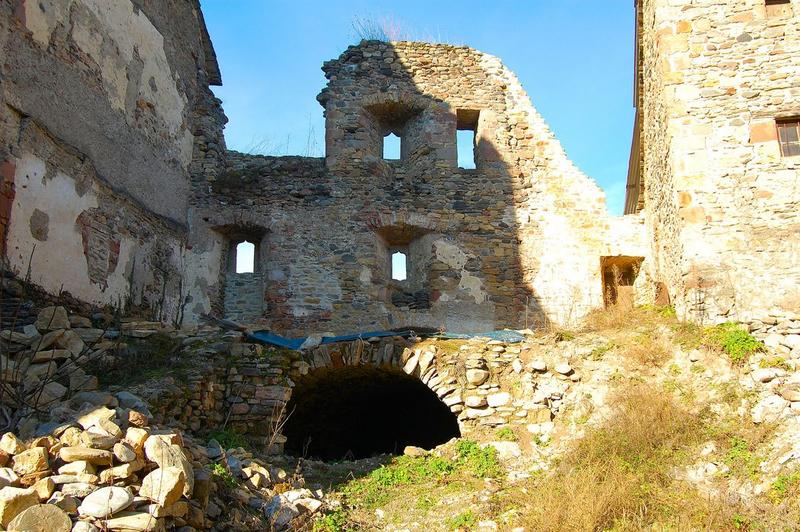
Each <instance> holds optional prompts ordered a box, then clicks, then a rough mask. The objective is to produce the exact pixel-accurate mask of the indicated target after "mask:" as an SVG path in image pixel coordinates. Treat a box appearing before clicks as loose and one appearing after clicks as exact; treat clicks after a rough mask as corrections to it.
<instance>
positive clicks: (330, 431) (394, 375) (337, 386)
mask: <svg viewBox="0 0 800 532" xmlns="http://www.w3.org/2000/svg"><path fill="white" fill-rule="evenodd" d="M286 412H287V413H289V414H290V415H289V418H288V420H287V422H286V425H285V426H284V428H283V434H284V436H286V438H287V440H286V446H285V448H286V451H287V452H288V453H290V454H293V455H296V456H306V457H311V458H317V459H323V460H339V459H342V458H351V459H352V458H366V457H369V456H374V455H377V454H383V453H388V454H402V452H403V449H404V448H405V447H406V446H407V445H414V446H417V447H422V448H425V449H431V448H433V447H435V446H437V445H440V444H442V443H445V442H447V441H449V440H450V439H451V438H455V437H459V436H460V431H459V426H458V421H457V418H456V414H454V413H453V412H451V411H450V408H449V407H448V406H447V405H445V404H444V403H443V402H442V401H441V400H440V399H439V397H438V396H437V395H436V393H434V392H433V391H432V390H431V389H430V388H429V387H428V386H426V385H425V384H424V383H423V382H422V381H421V380H420V379H419V378H417V377H415V376H412V375H407V374H406V373H404V372H403V371H402V370H400V369H399V368H394V369H393V368H378V367H372V366H357V367H349V366H347V367H342V368H323V369H318V370H315V371H313V372H311V373H309V374H308V375H305V376H303V377H302V378H300V379H299V380H298V381H297V382H296V383H295V387H294V390H293V391H292V398H291V400H290V401H289V404H288V406H287V409H286Z"/></svg>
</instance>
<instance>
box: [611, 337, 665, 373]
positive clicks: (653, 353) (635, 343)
mask: <svg viewBox="0 0 800 532" xmlns="http://www.w3.org/2000/svg"><path fill="white" fill-rule="evenodd" d="M622 354H623V355H624V356H625V357H626V358H628V359H629V360H630V361H631V362H633V363H634V364H635V365H637V366H639V367H657V366H661V365H663V364H664V363H665V362H666V361H667V360H669V359H670V358H671V357H672V346H671V345H670V343H669V340H668V339H667V338H664V337H663V336H662V335H661V334H658V333H649V334H640V335H637V336H636V337H634V338H633V339H631V340H630V341H629V342H627V346H626V347H625V348H624V349H623V350H622Z"/></svg>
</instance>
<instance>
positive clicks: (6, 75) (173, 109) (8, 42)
mask: <svg viewBox="0 0 800 532" xmlns="http://www.w3.org/2000/svg"><path fill="white" fill-rule="evenodd" d="M0 18H2V23H1V24H2V25H0V34H2V36H1V37H0V45H2V52H1V53H2V56H3V64H2V67H0V68H2V72H0V79H2V85H0V90H1V91H2V92H0V124H2V129H0V160H2V161H3V163H2V173H3V179H4V182H5V184H6V188H8V189H10V190H11V193H10V194H7V195H5V194H4V197H5V196H11V197H12V198H13V199H12V200H11V201H8V202H7V203H8V205H4V206H3V208H2V209H0V210H1V211H2V212H0V215H2V216H0V221H2V222H3V223H4V224H5V225H4V227H3V229H4V233H5V237H6V238H5V240H6V246H5V251H6V255H7V258H8V261H9V265H10V267H11V268H12V269H14V270H15V271H17V272H18V273H20V274H21V275H28V276H29V277H30V279H31V280H32V281H33V282H35V283H37V284H40V285H41V286H42V287H44V288H46V289H47V290H48V291H51V292H58V291H59V290H60V289H61V288H63V289H64V290H67V291H69V292H70V293H72V295H74V296H75V297H77V298H79V299H82V300H85V301H88V302H91V303H96V304H117V303H122V302H126V301H128V300H130V301H131V302H133V303H137V304H142V305H145V306H150V307H151V308H153V310H154V314H155V315H156V317H159V318H162V319H167V320H170V321H171V320H173V319H176V318H177V317H178V315H179V314H180V312H181V310H180V308H181V303H182V292H183V290H182V284H183V282H182V276H183V272H182V270H183V262H182V254H183V252H184V250H183V242H184V241H185V234H186V223H187V209H188V198H189V196H190V190H191V186H190V171H191V170H194V169H195V168H200V169H202V167H203V161H204V160H206V159H207V158H208V156H209V152H211V151H213V148H214V147H215V146H214V145H213V142H211V143H209V142H208V141H207V139H212V141H215V140H218V139H219V138H220V135H221V120H220V118H219V115H218V114H214V112H213V111H214V109H215V105H216V107H218V105H217V104H215V101H214V99H213V95H211V93H210V91H209V89H208V83H209V82H218V78H219V73H218V71H216V64H215V62H214V61H213V57H209V54H213V50H211V48H210V44H208V43H207V42H204V39H205V37H207V35H206V34H205V28H204V24H203V21H202V15H201V13H200V9H199V4H198V3H197V2H164V1H139V0H136V1H132V0H103V1H98V0H45V1H40V2H34V1H30V0H17V1H14V2H4V3H3V4H2V7H0ZM202 116H212V117H213V118H212V119H207V120H205V121H203V120H201V117H202ZM198 139H199V140H198ZM209 144H211V146H209ZM222 149H223V150H224V143H223V146H222ZM4 191H5V189H4ZM0 203H3V202H2V201H0ZM4 216H5V218H4Z"/></svg>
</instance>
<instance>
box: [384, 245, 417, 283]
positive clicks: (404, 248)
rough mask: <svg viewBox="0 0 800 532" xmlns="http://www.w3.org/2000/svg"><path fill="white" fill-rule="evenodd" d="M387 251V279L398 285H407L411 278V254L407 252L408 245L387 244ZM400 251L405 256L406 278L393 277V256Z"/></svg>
mask: <svg viewBox="0 0 800 532" xmlns="http://www.w3.org/2000/svg"><path fill="white" fill-rule="evenodd" d="M388 251H389V280H390V281H391V282H392V283H398V284H400V285H408V284H410V279H411V268H410V266H411V254H410V253H409V250H408V246H388ZM397 253H400V254H402V255H403V256H404V257H405V259H406V260H405V263H406V264H405V266H406V278H405V279H395V278H394V256H395V254H397Z"/></svg>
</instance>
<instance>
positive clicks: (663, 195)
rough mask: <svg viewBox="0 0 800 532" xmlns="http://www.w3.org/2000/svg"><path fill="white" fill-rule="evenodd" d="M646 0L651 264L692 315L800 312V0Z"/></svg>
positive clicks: (760, 322)
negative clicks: (783, 138) (783, 131)
mask: <svg viewBox="0 0 800 532" xmlns="http://www.w3.org/2000/svg"><path fill="white" fill-rule="evenodd" d="M639 4H640V5H639V12H640V17H641V19H640V20H641V27H640V35H639V38H640V41H639V46H640V48H639V58H640V64H639V68H640V72H641V75H642V78H641V82H642V85H641V90H640V100H639V104H638V105H639V110H640V112H641V113H642V114H641V117H640V120H641V123H642V124H643V129H642V136H641V139H640V140H641V143H642V150H643V161H644V163H643V167H642V168H641V175H642V176H643V179H644V191H645V201H644V205H645V212H646V216H647V226H648V229H647V230H648V234H649V236H650V238H651V241H652V271H651V272H650V273H651V275H652V276H653V278H654V279H655V280H656V281H661V282H663V283H665V285H666V286H667V287H668V289H669V292H670V294H671V295H672V297H673V299H674V302H675V305H676V307H677V309H678V311H679V313H680V314H681V315H682V316H685V317H688V318H690V319H694V320H696V321H722V320H735V321H743V322H751V323H754V325H753V327H754V328H755V329H756V330H757V331H758V330H766V329H769V328H770V326H771V325H774V324H776V323H779V322H784V321H785V322H787V323H790V322H791V320H793V319H795V318H796V315H795V312H796V310H797V308H798V304H799V303H800V289H799V288H798V286H800V284H798V280H799V279H800V255H799V254H798V242H800V241H799V240H798V229H800V214H798V211H797V204H798V201H800V189H798V178H800V157H796V156H795V157H792V156H788V155H787V154H784V155H782V154H781V148H780V145H779V142H778V136H777V129H776V120H777V121H781V120H783V119H791V118H797V117H799V116H800V103H799V102H800V99H798V96H800V76H798V74H799V73H800V34H799V32H800V24H798V22H800V2H798V1H796V0H792V1H791V2H785V3H779V4H777V5H770V6H767V5H765V2H764V0H736V1H725V2H722V1H715V0H701V1H692V2H689V1H684V2H676V1H672V0H670V1H667V0H640V2H639ZM784 328H785V327H784ZM789 329H792V330H793V329H794V328H793V327H789ZM790 332H791V331H790Z"/></svg>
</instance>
